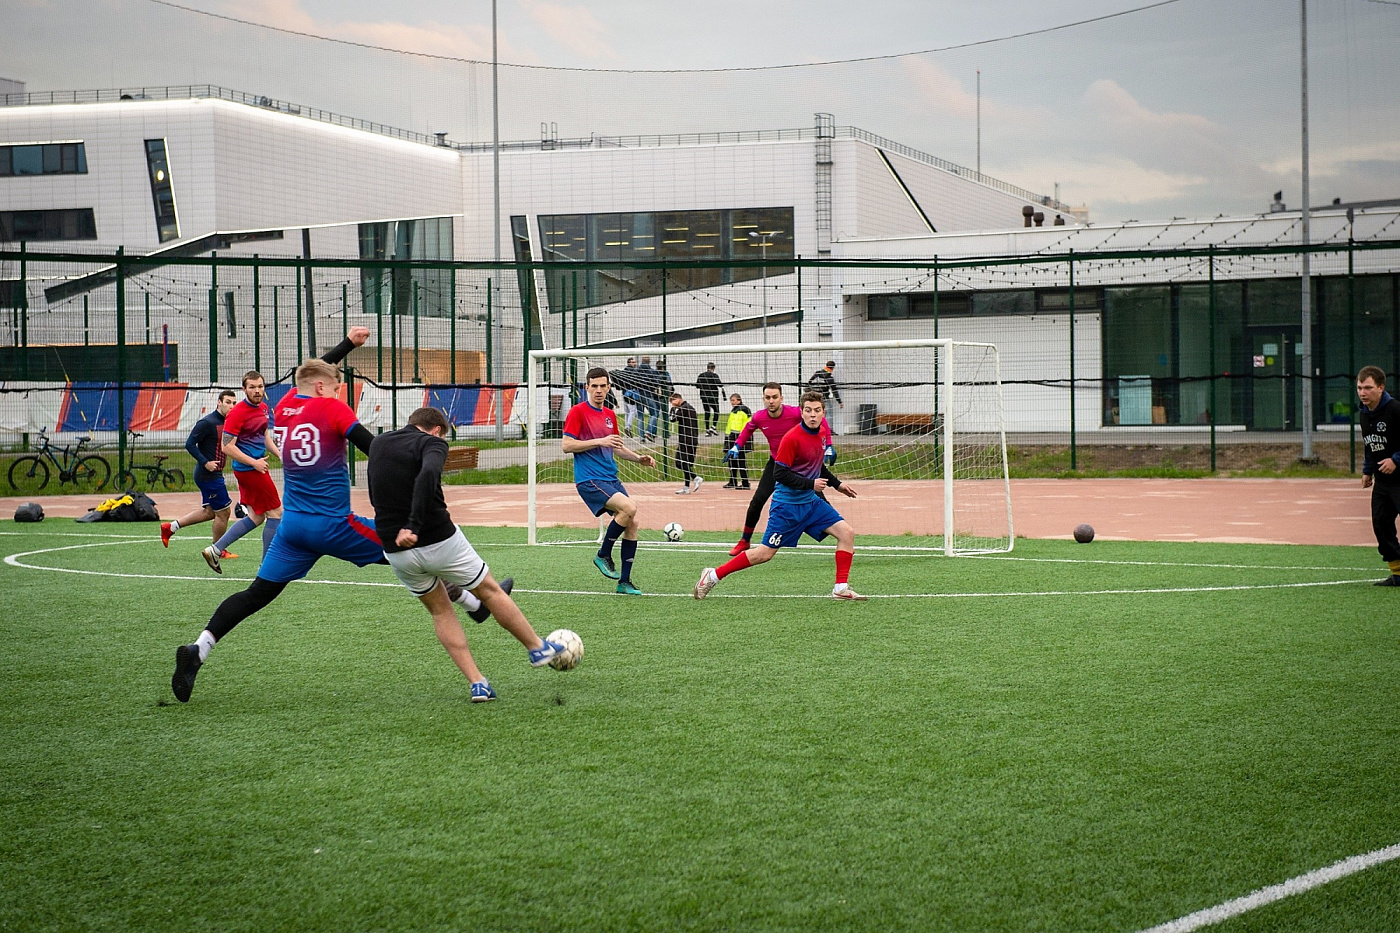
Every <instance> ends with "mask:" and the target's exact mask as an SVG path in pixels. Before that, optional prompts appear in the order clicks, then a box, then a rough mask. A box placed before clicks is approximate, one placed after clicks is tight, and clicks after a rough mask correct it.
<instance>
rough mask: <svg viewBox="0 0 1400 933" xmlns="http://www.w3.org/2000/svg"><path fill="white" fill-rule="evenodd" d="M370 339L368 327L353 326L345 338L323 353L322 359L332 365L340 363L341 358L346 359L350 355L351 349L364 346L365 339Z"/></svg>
mask: <svg viewBox="0 0 1400 933" xmlns="http://www.w3.org/2000/svg"><path fill="white" fill-rule="evenodd" d="M368 339H369V328H368V327H352V328H350V332H349V333H348V334H346V335H345V339H344V340H342V341H340V343H338V344H336V345H335V346H333V347H331V348H330V349H329V350H327V351H326V352H325V353H324V354H322V356H321V360H322V361H323V362H326V363H330V364H332V365H334V364H336V363H339V362H340V361H341V360H343V359H345V358H346V357H347V356H349V355H350V351H351V350H353V349H355V348H356V347H362V346H364V345H365V341H366V340H368Z"/></svg>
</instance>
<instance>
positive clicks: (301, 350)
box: [277, 266, 306, 379]
mask: <svg viewBox="0 0 1400 933" xmlns="http://www.w3.org/2000/svg"><path fill="white" fill-rule="evenodd" d="M296 269H297V289H296V291H297V358H296V359H295V360H293V361H292V370H293V371H294V372H295V371H296V368H297V367H298V366H300V365H301V361H302V360H304V359H306V356H305V353H306V351H305V348H304V347H303V345H302V342H301V266H297V267H296ZM277 377H278V378H279V379H280V378H282V375H281V373H278V375H277Z"/></svg>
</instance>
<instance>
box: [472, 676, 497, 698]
mask: <svg viewBox="0 0 1400 933" xmlns="http://www.w3.org/2000/svg"><path fill="white" fill-rule="evenodd" d="M494 699H496V691H494V690H492V689H491V685H490V684H489V683H487V682H486V681H484V680H478V681H477V682H476V683H474V684H472V702H473V703H485V702H486V701H487V700H494Z"/></svg>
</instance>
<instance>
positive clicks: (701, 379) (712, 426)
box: [695, 363, 724, 437]
mask: <svg viewBox="0 0 1400 933" xmlns="http://www.w3.org/2000/svg"><path fill="white" fill-rule="evenodd" d="M695 388H697V389H699V390H700V404H701V405H703V406H704V408H705V436H706V437H714V436H716V435H717V434H719V431H718V430H716V429H717V428H718V427H719V397H720V396H721V395H723V394H724V380H723V379H721V378H720V377H719V373H717V372H715V364H714V363H710V364H709V365H708V366H706V367H705V371H704V372H703V373H701V374H700V375H699V376H697V377H695Z"/></svg>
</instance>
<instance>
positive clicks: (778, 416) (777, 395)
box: [726, 382, 834, 557]
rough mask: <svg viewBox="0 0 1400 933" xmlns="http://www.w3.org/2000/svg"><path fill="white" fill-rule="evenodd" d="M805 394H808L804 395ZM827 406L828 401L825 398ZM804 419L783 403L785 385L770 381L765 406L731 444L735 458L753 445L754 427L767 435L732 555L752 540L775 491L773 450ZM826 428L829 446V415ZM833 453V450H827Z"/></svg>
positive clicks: (765, 389)
mask: <svg viewBox="0 0 1400 933" xmlns="http://www.w3.org/2000/svg"><path fill="white" fill-rule="evenodd" d="M804 397H805V396H804ZM822 407H823V410H825V402H823V406H822ZM801 423H802V410H801V409H799V408H797V406H795V405H784V404H783V387H782V386H780V385H778V383H776V382H770V383H767V384H766V385H764V387H763V407H762V408H760V409H759V410H758V414H756V415H754V416H753V419H752V420H750V421H749V423H748V424H746V425H744V429H743V430H742V431H740V432H739V436H738V437H737V438H735V440H734V443H733V444H732V445H731V446H730V448H729V452H728V454H726V457H727V458H728V459H730V460H736V459H738V458H739V457H740V456H742V455H743V453H744V451H745V450H752V449H753V446H752V444H753V441H752V438H753V433H754V431H755V430H759V431H762V432H763V436H764V437H765V438H767V439H768V454H769V456H768V463H767V464H765V465H764V467H763V475H762V476H761V477H759V480H758V487H757V488H756V489H754V491H753V498H752V499H750V500H749V511H748V513H747V514H746V515H745V516H744V535H743V537H741V538H740V539H739V541H738V543H737V544H735V545H734V546H733V547H732V548H730V549H729V556H730V557H737V556H738V555H739V554H741V553H743V552H744V551H747V550H748V549H749V542H750V541H751V540H752V539H753V530H754V528H755V527H756V526H757V525H758V517H759V516H760V515H761V514H763V506H764V505H765V504H766V503H767V502H768V498H769V497H770V496H772V495H773V484H774V482H775V480H774V477H773V454H775V453H776V452H777V450H778V445H779V444H781V443H782V441H783V438H784V437H786V436H787V433H788V432H789V431H791V430H792V429H793V428H795V427H797V425H799V424H801ZM821 423H822V425H823V430H824V431H825V434H824V435H823V436H825V437H826V438H827V446H828V448H829V447H830V443H831V441H830V437H831V428H830V426H828V425H827V424H826V418H825V417H823V418H822V419H821ZM828 454H829V455H831V456H833V457H834V451H830V450H829V451H828Z"/></svg>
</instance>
